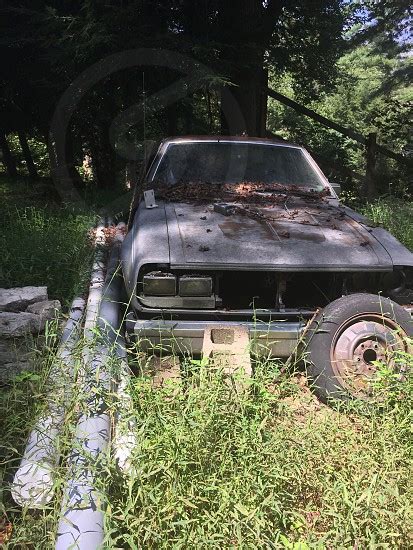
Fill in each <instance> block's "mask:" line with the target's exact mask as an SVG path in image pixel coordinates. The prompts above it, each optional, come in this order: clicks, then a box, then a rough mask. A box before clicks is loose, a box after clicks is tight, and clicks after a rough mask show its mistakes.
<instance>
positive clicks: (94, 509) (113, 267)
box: [56, 242, 122, 550]
mask: <svg viewBox="0 0 413 550" xmlns="http://www.w3.org/2000/svg"><path fill="white" fill-rule="evenodd" d="M119 249H120V242H117V243H115V244H114V246H113V249H112V253H111V256H110V259H109V263H108V269H107V274H106V279H105V287H104V292H103V297H102V301H101V305H100V314H99V318H98V329H99V331H100V333H101V342H100V343H99V345H98V346H97V348H96V351H95V354H94V357H93V360H92V362H91V365H90V368H88V369H87V371H86V380H85V393H86V395H87V399H86V402H85V412H84V413H83V414H82V415H81V417H80V419H79V422H78V424H77V427H76V433H75V438H74V445H73V450H72V452H71V454H70V459H69V463H70V475H69V481H68V483H67V486H66V487H65V490H64V495H63V503H62V508H61V515H60V521H59V525H58V533H57V540H56V550H67V549H69V548H71V549H79V550H93V549H95V548H99V547H100V546H101V545H102V543H103V540H104V510H103V498H102V493H101V492H100V490H99V488H98V484H97V480H98V477H99V463H100V460H102V459H104V457H105V456H106V454H107V452H108V447H109V439H110V433H111V417H110V414H109V412H108V410H107V406H106V399H105V394H107V393H108V392H110V390H111V384H112V379H113V377H112V366H111V362H112V361H113V359H114V355H115V356H116V345H117V343H118V342H117V340H118V337H119V325H120V321H121V319H120V307H119V300H120V293H121V284H122V279H121V277H120V275H119V274H118V268H119Z"/></svg>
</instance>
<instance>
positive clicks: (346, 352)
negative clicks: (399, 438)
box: [330, 313, 408, 400]
mask: <svg viewBox="0 0 413 550" xmlns="http://www.w3.org/2000/svg"><path fill="white" fill-rule="evenodd" d="M405 336H406V335H405V333H404V332H403V331H402V330H401V328H400V326H399V325H398V324H397V323H395V322H394V321H393V320H391V319H388V318H385V317H383V316H381V315H378V314H368V313H364V314H361V315H358V316H355V317H352V318H351V319H349V320H348V321H346V322H345V323H344V324H343V325H341V327H340V328H339V329H338V330H337V332H336V334H335V336H334V338H333V342H332V345H331V354H330V355H331V366H332V368H333V371H334V374H335V376H336V378H337V379H338V381H339V382H340V384H341V385H342V386H343V387H344V388H346V389H347V390H348V391H349V392H350V393H351V394H352V395H354V396H355V397H357V398H360V399H367V400H371V399H372V398H374V397H377V395H375V394H376V393H377V392H375V389H377V388H375V384H374V382H375V381H377V380H378V377H379V371H380V366H378V365H377V363H380V364H382V365H385V366H386V367H387V369H390V371H393V372H394V373H401V372H402V369H401V368H400V365H399V364H398V362H397V361H395V357H396V355H397V353H396V352H406V351H408V350H407V345H406V344H405V338H404V337H405ZM382 390H383V387H381V386H380V388H379V390H378V393H381V394H383V391H382Z"/></svg>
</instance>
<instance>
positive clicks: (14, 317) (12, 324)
mask: <svg viewBox="0 0 413 550" xmlns="http://www.w3.org/2000/svg"><path fill="white" fill-rule="evenodd" d="M44 325H45V321H43V320H42V319H41V318H40V316H39V315H35V314H34V313H27V312H22V313H13V312H9V311H3V312H0V338H18V337H20V336H25V335H26V334H34V333H38V332H40V331H41V330H43V328H44Z"/></svg>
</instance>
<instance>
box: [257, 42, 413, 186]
mask: <svg viewBox="0 0 413 550" xmlns="http://www.w3.org/2000/svg"><path fill="white" fill-rule="evenodd" d="M406 63H409V61H407V60H405V59H404V58H400V57H397V56H396V57H386V56H383V55H382V54H379V53H377V52H376V50H375V49H374V47H373V46H372V45H362V46H360V47H358V48H356V49H355V50H352V51H350V52H348V53H346V54H345V55H344V56H343V57H342V58H341V59H340V60H339V62H338V65H337V69H338V79H337V82H336V87H335V90H334V92H332V93H329V94H324V95H321V96H320V97H319V98H318V99H317V100H315V101H312V102H311V103H310V104H309V107H310V108H312V109H313V110H315V111H316V112H318V113H320V114H321V115H324V116H325V117H327V118H329V119H331V120H333V121H335V122H338V123H340V124H342V125H343V126H346V127H348V128H351V129H353V130H356V131H358V132H359V133H361V134H363V135H364V136H367V135H368V133H370V132H376V133H377V140H378V142H379V143H382V144H383V145H386V146H387V147H388V148H389V149H391V150H393V151H395V152H398V153H403V152H404V151H405V150H406V149H407V148H408V147H409V144H410V140H411V129H410V123H409V120H410V118H411V113H412V107H413V93H412V90H411V88H408V87H406V86H405V85H404V83H402V84H401V85H399V86H398V87H397V88H396V89H394V90H393V92H392V93H391V94H390V95H389V94H388V93H385V92H383V91H382V89H381V88H382V85H383V83H385V82H386V80H387V79H388V78H389V77H390V76H391V75H392V74H393V73H394V71H396V70H397V69H398V68H400V67H401V66H404V64H406ZM272 85H273V86H274V87H275V88H277V89H278V90H279V91H280V92H281V93H283V94H284V95H287V96H290V97H293V95H294V81H293V79H292V77H291V76H289V75H286V76H285V77H284V78H281V79H279V78H276V77H275V76H273V78H272ZM268 124H269V128H270V129H271V130H272V131H273V132H274V133H276V134H280V135H282V136H283V137H285V138H287V139H290V140H292V141H296V142H299V143H302V144H304V145H306V146H308V147H309V148H310V149H312V150H313V151H315V152H316V153H317V154H318V155H320V157H321V158H320V159H319V161H320V164H321V165H322V167H323V168H324V171H325V172H326V174H327V175H328V176H329V177H331V179H332V180H333V181H334V180H337V179H338V178H339V179H341V181H342V182H343V183H344V184H345V188H347V190H352V189H355V190H357V191H358V192H360V189H361V180H360V179H359V178H354V177H351V176H349V175H348V173H347V172H345V171H344V172H341V173H340V170H339V169H338V168H337V167H332V166H331V161H337V162H338V163H339V164H341V165H343V167H344V168H346V169H348V170H353V171H355V172H357V173H358V174H360V175H361V176H362V177H363V176H364V173H365V157H364V151H363V148H362V147H361V146H360V145H359V144H357V143H356V142H354V141H353V140H351V139H348V138H345V137H343V136H342V135H340V134H339V133H337V132H335V131H334V130H330V129H328V128H325V127H324V126H322V125H320V124H319V123H317V122H314V121H312V120H311V119H309V118H306V117H304V116H302V115H299V114H297V113H295V112H294V111H292V109H290V108H288V107H283V106H282V105H280V104H278V103H277V102H275V101H274V100H270V102H269V117H268ZM409 185H410V179H409V175H408V169H407V167H405V166H403V165H400V164H398V163H397V162H395V161H392V160H389V159H386V158H385V157H384V156H382V155H378V163H377V186H378V188H379V190H380V191H381V192H384V193H386V192H388V191H389V189H391V191H392V192H393V193H398V194H399V195H403V194H404V193H405V192H406V190H408V189H409ZM410 192H411V189H410Z"/></svg>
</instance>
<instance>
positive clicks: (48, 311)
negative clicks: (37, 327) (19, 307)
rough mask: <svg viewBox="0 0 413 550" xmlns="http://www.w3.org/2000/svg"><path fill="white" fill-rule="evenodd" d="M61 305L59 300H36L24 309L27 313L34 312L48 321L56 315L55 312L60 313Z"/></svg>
mask: <svg viewBox="0 0 413 550" xmlns="http://www.w3.org/2000/svg"><path fill="white" fill-rule="evenodd" d="M61 310H62V306H61V305H60V302H59V300H44V301H43V302H36V303H35V304H30V305H29V306H27V309H26V311H27V312H28V313H34V314H35V315H39V316H40V317H41V318H42V319H44V320H46V321H50V320H51V319H54V318H55V317H56V313H60V311H61Z"/></svg>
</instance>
